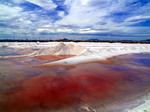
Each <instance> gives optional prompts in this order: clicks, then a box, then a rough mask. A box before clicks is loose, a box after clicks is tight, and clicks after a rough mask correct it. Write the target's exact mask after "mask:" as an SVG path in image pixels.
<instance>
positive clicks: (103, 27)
mask: <svg viewBox="0 0 150 112" xmlns="http://www.w3.org/2000/svg"><path fill="white" fill-rule="evenodd" d="M76 34H77V35H97V38H101V36H112V37H119V38H122V37H128V38H131V39H134V37H136V38H139V39H142V38H143V39H144V38H150V0H0V38H11V36H12V37H15V36H16V37H18V38H25V37H30V39H32V38H36V37H40V38H47V37H49V36H53V35H55V38H56V39H57V38H61V37H60V35H71V36H70V38H72V35H76ZM57 35H58V37H57ZM68 38H69V36H68ZM76 38H77V37H76ZM103 38H104V37H103Z"/></svg>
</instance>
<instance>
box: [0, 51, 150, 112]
mask: <svg viewBox="0 0 150 112" xmlns="http://www.w3.org/2000/svg"><path fill="white" fill-rule="evenodd" d="M23 53H24V52H23V51H22V52H17V51H13V50H12V49H5V50H4V49H3V50H0V55H1V56H4V55H18V54H23ZM68 57H70V56H38V57H24V58H12V59H0V112H127V111H126V110H129V109H132V108H135V107H137V106H139V105H140V104H142V103H144V102H145V100H144V98H146V96H147V95H148V94H149V93H150V54H144V53H143V54H142V53H140V54H128V55H121V56H116V57H113V58H110V59H107V60H103V61H95V62H87V63H82V64H77V65H54V66H53V65H51V66H37V65H40V64H44V63H47V62H50V61H55V60H60V59H64V58H68ZM143 112H149V110H144V111H143Z"/></svg>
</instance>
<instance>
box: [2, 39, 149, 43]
mask: <svg viewBox="0 0 150 112" xmlns="http://www.w3.org/2000/svg"><path fill="white" fill-rule="evenodd" d="M0 42H108V43H131V44H133V43H135V44H136V43H140V44H150V40H141V41H133V40H63V39H60V40H7V39H6V40H0Z"/></svg>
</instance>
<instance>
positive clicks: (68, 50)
mask: <svg viewBox="0 0 150 112" xmlns="http://www.w3.org/2000/svg"><path fill="white" fill-rule="evenodd" d="M85 51H86V48H85V47H82V46H79V45H78V46H77V45H74V44H64V43H59V44H58V45H56V46H51V47H47V48H42V49H40V50H39V51H38V52H37V53H36V55H38V56H39V55H80V54H82V53H84V52H85Z"/></svg>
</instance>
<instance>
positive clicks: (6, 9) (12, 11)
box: [0, 4, 22, 20]
mask: <svg viewBox="0 0 150 112" xmlns="http://www.w3.org/2000/svg"><path fill="white" fill-rule="evenodd" d="M21 11H22V8H20V7H15V6H14V7H13V6H8V5H3V4H0V16H1V18H0V19H2V20H7V19H11V18H14V17H18V16H19V14H20V12H21Z"/></svg>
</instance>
